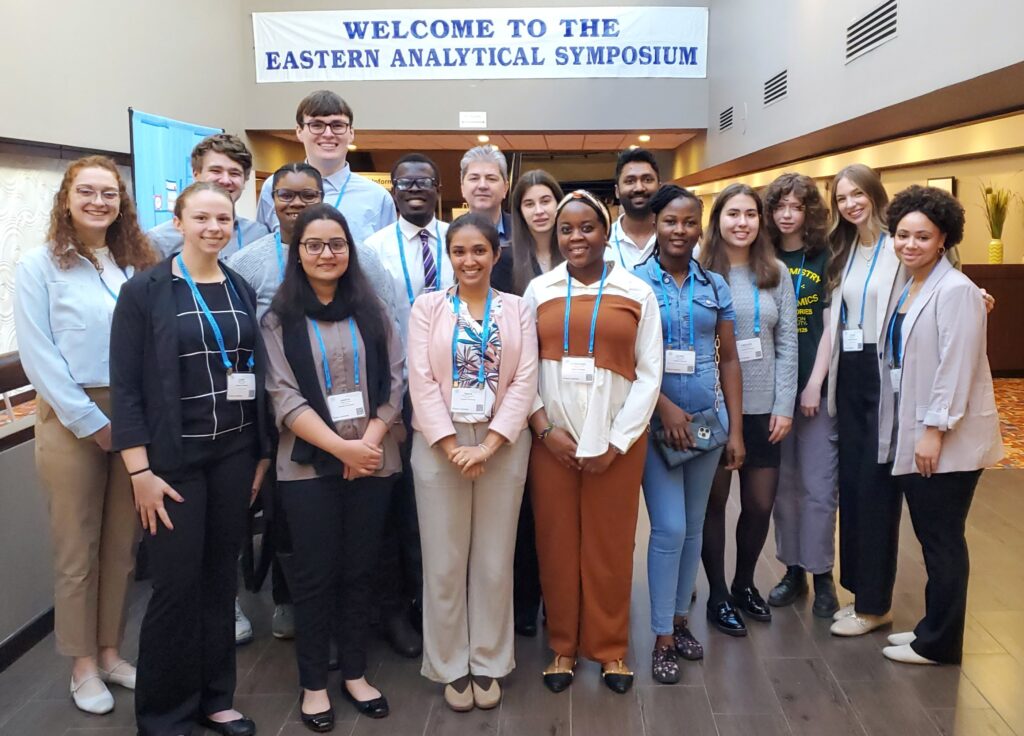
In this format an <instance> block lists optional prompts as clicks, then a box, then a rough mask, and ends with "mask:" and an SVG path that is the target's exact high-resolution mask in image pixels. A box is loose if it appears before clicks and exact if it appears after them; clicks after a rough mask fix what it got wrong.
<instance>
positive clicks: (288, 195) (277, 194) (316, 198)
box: [273, 189, 324, 204]
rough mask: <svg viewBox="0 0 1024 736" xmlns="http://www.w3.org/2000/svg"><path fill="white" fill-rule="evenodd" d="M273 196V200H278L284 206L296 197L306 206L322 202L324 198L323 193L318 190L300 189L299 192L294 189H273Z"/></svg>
mask: <svg viewBox="0 0 1024 736" xmlns="http://www.w3.org/2000/svg"><path fill="white" fill-rule="evenodd" d="M273 194H274V198H275V199H279V200H281V201H282V202H284V203H285V204H288V203H289V202H294V201H295V198H296V197H298V198H299V199H301V200H302V201H303V202H305V203H306V204H316V203H317V202H321V201H323V198H324V193H323V191H321V190H320V189H301V190H299V191H296V190H294V189H275V190H274V192H273Z"/></svg>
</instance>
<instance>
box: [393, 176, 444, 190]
mask: <svg viewBox="0 0 1024 736" xmlns="http://www.w3.org/2000/svg"><path fill="white" fill-rule="evenodd" d="M393 183H394V185H395V189H397V190H398V191H400V192H407V191H409V190H410V189H412V188H414V187H415V188H416V189H433V188H435V187H436V186H437V179H434V178H432V177H428V176H421V177H416V178H412V177H403V178H401V179H395V181H394V182H393Z"/></svg>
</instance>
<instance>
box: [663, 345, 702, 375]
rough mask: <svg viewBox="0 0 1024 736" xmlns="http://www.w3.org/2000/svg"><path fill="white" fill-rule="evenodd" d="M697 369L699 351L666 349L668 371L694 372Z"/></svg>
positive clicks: (666, 368)
mask: <svg viewBox="0 0 1024 736" xmlns="http://www.w3.org/2000/svg"><path fill="white" fill-rule="evenodd" d="M696 369H697V353H696V352H695V351H693V350H666V351H665V372H666V373H693V372H694V371H695V370H696Z"/></svg>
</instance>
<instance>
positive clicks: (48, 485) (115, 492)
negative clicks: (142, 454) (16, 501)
mask: <svg viewBox="0 0 1024 736" xmlns="http://www.w3.org/2000/svg"><path fill="white" fill-rule="evenodd" d="M86 393H88V394H89V396H90V397H91V398H92V400H93V401H95V402H96V404H97V406H99V407H100V409H102V410H103V412H104V413H105V414H107V415H108V416H109V415H110V390H109V389H107V388H91V389H86ZM36 470H37V472H38V473H39V477H40V479H41V480H42V482H43V487H44V488H45V489H46V491H47V494H48V496H47V505H48V507H49V511H50V536H51V540H52V544H53V567H54V596H53V597H54V603H53V605H54V619H55V620H54V630H55V632H56V638H57V650H58V651H59V652H60V653H61V654H63V655H65V656H69V657H92V656H95V655H96V653H97V650H98V649H99V648H102V647H119V646H120V644H121V638H122V636H123V634H124V619H125V596H126V595H127V592H128V585H129V583H130V581H131V576H132V571H133V570H134V569H135V542H136V541H137V539H138V537H139V533H140V529H141V526H140V524H139V521H138V518H137V516H136V514H135V506H134V500H133V497H132V486H131V481H130V479H129V478H128V471H127V470H126V469H125V467H124V462H123V461H122V460H121V457H120V455H117V454H116V453H106V452H103V450H101V449H100V448H99V446H98V445H97V444H96V443H95V442H93V441H92V440H91V439H89V438H85V439H78V438H77V437H75V435H74V434H72V433H71V432H70V431H69V430H68V429H67V428H66V427H65V426H64V425H63V424H61V423H60V420H59V419H58V418H57V415H56V414H55V413H54V411H53V409H51V408H50V406H49V405H47V404H46V402H45V401H43V400H42V398H40V399H39V400H38V414H37V416H36Z"/></svg>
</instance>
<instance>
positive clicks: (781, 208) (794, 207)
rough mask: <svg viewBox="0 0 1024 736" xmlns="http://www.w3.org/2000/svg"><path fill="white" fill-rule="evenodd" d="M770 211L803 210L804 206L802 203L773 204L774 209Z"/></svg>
mask: <svg viewBox="0 0 1024 736" xmlns="http://www.w3.org/2000/svg"><path fill="white" fill-rule="evenodd" d="M772 211H773V212H779V213H782V212H786V211H789V212H803V211H804V206H803V205H802V204H777V205H775V209H774V210H772Z"/></svg>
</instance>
